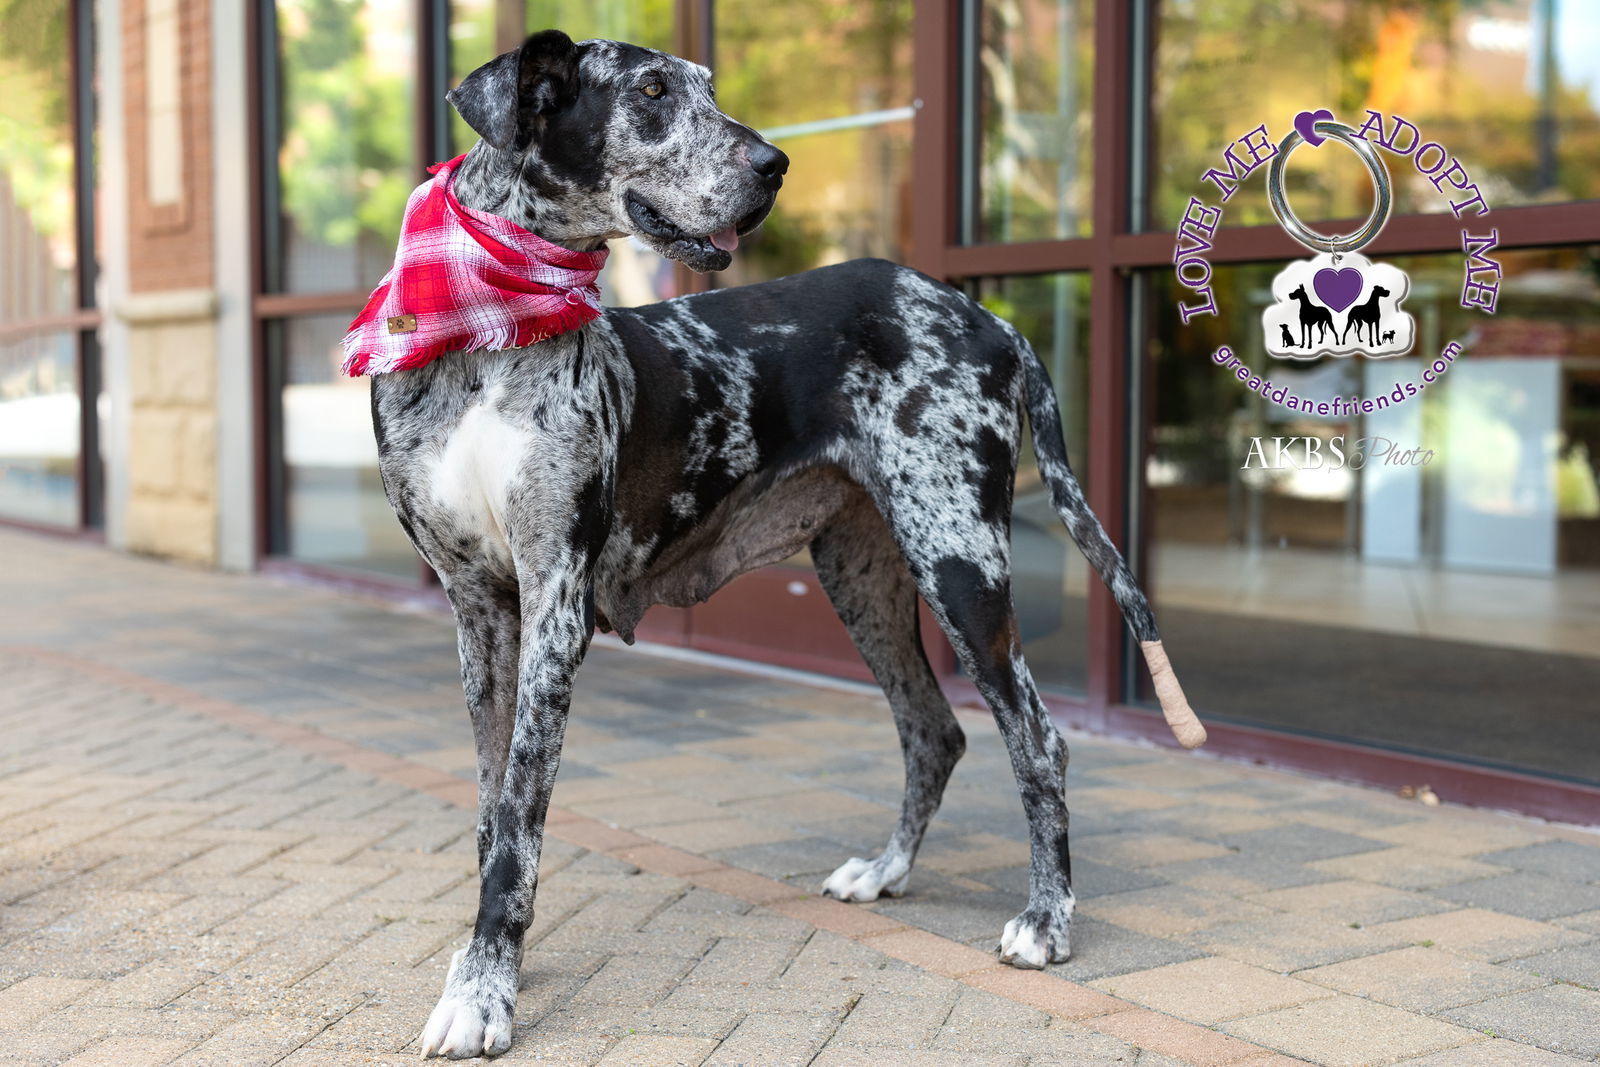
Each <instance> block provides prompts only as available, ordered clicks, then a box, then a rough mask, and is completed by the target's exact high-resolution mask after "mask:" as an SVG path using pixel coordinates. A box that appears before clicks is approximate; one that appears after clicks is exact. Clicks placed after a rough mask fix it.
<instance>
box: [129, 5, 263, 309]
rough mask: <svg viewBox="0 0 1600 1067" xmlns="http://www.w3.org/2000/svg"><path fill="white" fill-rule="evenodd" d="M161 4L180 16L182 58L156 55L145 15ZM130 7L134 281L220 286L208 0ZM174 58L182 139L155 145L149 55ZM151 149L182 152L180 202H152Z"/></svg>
mask: <svg viewBox="0 0 1600 1067" xmlns="http://www.w3.org/2000/svg"><path fill="white" fill-rule="evenodd" d="M222 2H225V3H242V2H243V0H222ZM154 5H161V9H162V10H168V9H170V10H171V11H172V12H173V13H174V15H175V16H176V18H177V24H178V27H177V28H178V32H177V55H176V57H166V56H162V55H159V54H158V55H156V56H151V55H150V49H149V42H147V40H146V26H145V21H146V12H147V11H151V10H152V9H153V6H154ZM123 12H124V14H123V64H124V70H123V76H124V78H125V79H126V81H125V83H124V86H125V87H124V93H123V107H124V112H125V121H126V123H127V126H126V129H127V141H126V143H127V146H128V159H127V167H128V170H127V174H128V200H129V207H130V208H131V210H130V212H129V219H130V226H129V230H130V231H131V232H130V233H129V234H128V261H129V262H128V269H129V275H130V277H129V287H130V288H131V289H132V291H134V292H149V291H152V290H161V289H185V288H197V287H199V288H208V287H210V286H211V285H212V284H213V269H212V229H211V227H212V212H213V205H212V171H211V151H212V148H211V18H210V10H209V0H125V2H124V4H123ZM172 58H175V59H176V66H177V89H178V97H179V116H180V122H179V123H178V130H177V134H178V136H177V138H176V141H177V143H175V144H174V143H172V142H171V140H170V139H168V138H165V137H158V138H157V139H156V140H157V143H155V144H152V143H150V142H151V137H150V134H151V131H150V129H149V126H150V124H149V121H148V109H149V98H148V95H147V94H148V90H149V88H150V84H151V81H150V75H151V74H152V71H151V69H150V68H151V66H152V63H151V62H150V61H151V60H152V59H154V60H155V61H157V62H162V63H166V62H171V61H172ZM242 75H243V72H238V76H242ZM158 76H159V75H158ZM152 150H154V151H163V152H167V151H170V152H174V153H176V161H177V164H178V168H179V174H180V175H181V176H182V195H181V197H180V198H179V200H178V202H177V203H176V204H173V203H164V204H153V203H152V202H151V197H150V182H149V159H148V154H149V152H151V151H152Z"/></svg>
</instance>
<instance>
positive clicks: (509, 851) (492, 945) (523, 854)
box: [422, 568, 592, 1059]
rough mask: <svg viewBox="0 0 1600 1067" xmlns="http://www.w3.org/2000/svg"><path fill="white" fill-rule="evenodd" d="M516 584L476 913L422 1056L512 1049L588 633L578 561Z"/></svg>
mask: <svg viewBox="0 0 1600 1067" xmlns="http://www.w3.org/2000/svg"><path fill="white" fill-rule="evenodd" d="M530 587H531V588H530ZM523 589H524V595H523V606H522V650H521V657H520V665H519V677H518V683H517V714H516V723H515V726H514V728H513V730H512V735H511V751H510V753H509V755H508V758H507V760H506V768H505V779H504V783H503V785H502V787H501V790H500V799H499V804H498V806H497V808H496V810H495V815H494V833H493V835H492V840H491V842H490V844H489V847H488V850H487V852H486V854H485V855H484V857H483V863H482V868H481V871H480V876H481V884H480V885H479V888H478V920H477V924H476V925H475V926H474V928H473V931H472V941H471V943H470V944H469V945H468V946H467V948H466V949H465V950H464V951H462V952H459V953H457V954H456V958H455V960H454V961H452V963H451V966H450V974H449V977H448V978H446V979H445V990H444V996H443V997H442V998H440V1000H439V1004H438V1006H437V1007H435V1008H434V1009H433V1014H432V1015H430V1016H429V1017H428V1025H427V1026H426V1028H425V1029H424V1030H423V1033H422V1054H423V1055H424V1056H436V1055H443V1056H449V1057H451V1058H452V1059H458V1058H463V1057H468V1056H495V1055H499V1054H500V1053H502V1052H504V1051H506V1050H507V1049H508V1048H510V1047H511V1026H512V1020H513V1018H514V1014H515V1011H516V1005H517V981H518V975H519V972H520V970H521V966H522V939H523V934H524V933H525V932H526V930H527V928H528V924H529V923H530V922H532V921H533V898H534V892H535V890H536V889H537V887H538V882H539V852H540V848H541V846H542V844H543V840H544V818H545V812H546V811H547V810H548V809H549V807H550V792H551V790H552V789H553V788H554V787H555V781H556V768H557V766H558V764H559V763H560V759H561V738H562V735H563V734H564V733H565V732H566V725H567V709H568V706H569V705H570V703H571V697H572V680H573V676H574V675H575V674H576V673H577V669H578V665H579V663H581V662H582V660H583V655H584V652H585V651H586V650H587V649H588V647H589V637H590V634H591V632H592V631H591V615H590V613H589V610H588V608H587V603H588V600H587V597H588V578H587V575H586V574H584V573H583V572H582V571H581V570H580V569H579V568H573V569H571V570H565V571H558V572H556V573H550V572H548V571H547V572H546V573H544V574H541V575H538V576H536V577H532V578H531V580H530V579H529V578H525V579H524V580H523Z"/></svg>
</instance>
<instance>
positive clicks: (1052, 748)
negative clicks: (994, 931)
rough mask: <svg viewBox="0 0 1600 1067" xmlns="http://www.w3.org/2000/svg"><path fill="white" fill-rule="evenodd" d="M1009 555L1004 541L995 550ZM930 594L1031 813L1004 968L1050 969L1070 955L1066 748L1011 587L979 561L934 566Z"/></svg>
mask: <svg viewBox="0 0 1600 1067" xmlns="http://www.w3.org/2000/svg"><path fill="white" fill-rule="evenodd" d="M994 548H995V549H996V550H998V551H1003V548H1002V547H1001V546H1000V545H996V546H994ZM919 573H921V574H922V575H923V576H924V584H923V595H924V596H925V597H927V598H928V602H929V605H930V607H932V608H933V612H934V614H935V615H936V616H938V618H939V622H940V625H942V626H943V627H944V630H945V633H946V634H947V635H949V637H950V643H951V644H952V645H953V646H954V647H955V651H956V656H957V658H958V659H959V660H960V661H961V665H962V667H963V668H965V670H966V671H967V673H968V675H969V676H971V678H972V680H973V682H974V684H976V685H977V687H978V691H979V692H980V693H982V694H983V698H984V701H985V702H986V703H987V704H988V705H989V708H990V710H991V711H993V712H994V718H995V723H996V724H997V725H998V726H999V727H1000V735H1001V736H1002V737H1003V738H1004V739H1005V743H1006V751H1007V752H1008V754H1009V755H1010V757H1011V770H1012V773H1013V774H1014V775H1015V776H1016V779H1017V788H1018V791H1019V792H1020V793H1021V795H1022V807H1023V810H1024V812H1026V814H1027V816H1028V837H1029V844H1030V846H1031V849H1030V856H1031V859H1030V861H1029V869H1028V906H1027V908H1026V909H1024V910H1023V912H1022V914H1020V915H1018V916H1017V917H1016V918H1014V919H1012V920H1011V921H1010V922H1008V923H1006V926H1005V930H1004V932H1003V933H1002V934H1001V938H1000V958H1001V960H1002V962H1005V963H1010V964H1013V965H1015V966H1018V967H1043V966H1044V965H1045V964H1047V963H1059V962H1061V961H1062V960H1065V959H1067V958H1068V956H1070V955H1071V951H1072V949H1071V943H1070V937H1069V933H1070V927H1071V923H1072V911H1073V907H1074V903H1075V901H1074V898H1073V895H1072V858H1071V853H1070V850H1069V847H1068V837H1067V800H1066V792H1065V790H1066V775H1067V744H1066V741H1065V740H1064V739H1063V738H1062V737H1061V734H1060V733H1059V732H1058V731H1057V730H1056V728H1055V725H1054V724H1053V723H1052V722H1051V721H1050V716H1049V713H1048V711H1047V710H1046V709H1045V706H1044V701H1042V700H1041V699H1040V697H1039V691H1038V689H1037V688H1036V687H1035V686H1034V682H1033V677H1032V675H1031V674H1030V673H1029V671H1028V665H1027V664H1026V663H1025V662H1024V661H1023V658H1022V639H1021V636H1020V634H1019V632H1018V629H1017V620H1016V615H1015V613H1014V611H1013V608H1012V602H1011V583H1010V580H1009V579H1008V578H1007V577H1006V576H1005V575H1004V574H1003V573H1002V574H999V575H996V574H994V573H992V572H989V568H987V567H985V566H983V565H982V563H980V562H979V560H978V559H975V558H963V557H958V556H946V557H944V558H931V559H928V560H926V561H925V562H924V563H923V565H922V566H921V567H919Z"/></svg>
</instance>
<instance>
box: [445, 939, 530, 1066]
mask: <svg viewBox="0 0 1600 1067" xmlns="http://www.w3.org/2000/svg"><path fill="white" fill-rule="evenodd" d="M466 952H467V950H466V949H460V950H458V951H457V952H456V954H455V955H454V956H453V957H451V959H450V974H449V977H448V978H446V979H445V984H444V996H443V997H440V998H439V1003H438V1005H437V1006H436V1007H435V1008H434V1009H433V1014H431V1015H429V1016H428V1025H427V1026H425V1027H423V1029H422V1057H423V1059H432V1058H433V1057H434V1056H448V1057H449V1058H450V1059H452V1060H463V1059H469V1058H471V1057H473V1056H498V1055H500V1054H501V1053H502V1052H504V1051H506V1050H507V1049H509V1048H510V1047H511V1016H512V1012H513V1010H514V1009H515V1006H516V1004H515V1001H514V1000H513V999H510V998H507V997H506V996H505V995H504V994H503V993H500V992H497V991H496V990H494V989H493V988H491V984H490V983H487V982H468V981H463V982H457V981H456V974H457V972H458V971H460V969H461V961H462V959H463V958H464V957H465V956H466Z"/></svg>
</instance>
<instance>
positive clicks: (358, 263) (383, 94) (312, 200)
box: [266, 0, 419, 293]
mask: <svg viewBox="0 0 1600 1067" xmlns="http://www.w3.org/2000/svg"><path fill="white" fill-rule="evenodd" d="M416 8H417V5H416V4H415V3H414V2H413V0H357V2H351V0H277V34H278V40H277V45H278V53H277V58H278V100H277V105H278V115H277V120H278V145H277V157H278V167H277V174H276V186H277V188H276V200H277V211H278V216H279V217H278V219H277V226H276V234H275V235H273V234H269V241H270V240H272V238H273V237H274V236H275V238H276V240H275V242H274V244H273V246H272V247H271V248H269V252H270V253H271V254H270V255H269V270H268V272H267V278H266V282H267V286H268V288H269V289H273V290H276V291H282V292H297V293H304V292H329V291H341V290H362V291H366V290H368V289H370V288H371V287H372V286H373V285H374V284H375V283H376V282H377V280H378V279H379V278H381V277H382V276H383V275H384V273H385V272H386V271H388V269H389V265H390V263H391V262H392V261H393V259H394V248H395V242H396V241H397V240H398V238H399V235H400V220H401V217H402V215H403V214H404V212H405V206H406V197H407V196H409V195H410V193H411V190H412V188H414V187H415V186H416V184H417V181H418V177H419V176H418V175H417V173H416V171H415V168H414V159H413V155H414V152H415V145H414V142H415V115H414V111H415V109H414V106H413V97H414V93H413V85H414V79H415V78H416V66H417V51H416V35H415V25H414V18H415V12H416ZM270 202H271V201H270V199H269V204H270ZM269 220H270V216H269ZM269 229H270V227H269Z"/></svg>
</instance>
